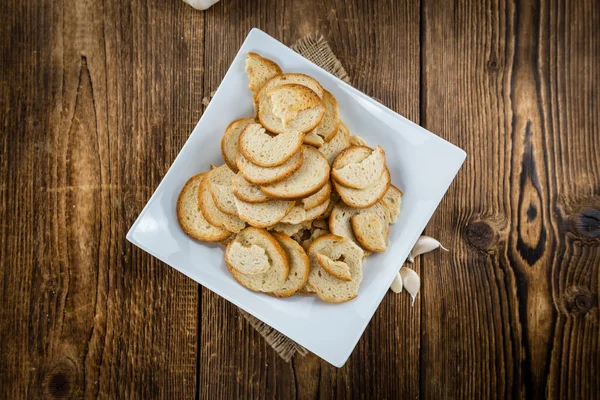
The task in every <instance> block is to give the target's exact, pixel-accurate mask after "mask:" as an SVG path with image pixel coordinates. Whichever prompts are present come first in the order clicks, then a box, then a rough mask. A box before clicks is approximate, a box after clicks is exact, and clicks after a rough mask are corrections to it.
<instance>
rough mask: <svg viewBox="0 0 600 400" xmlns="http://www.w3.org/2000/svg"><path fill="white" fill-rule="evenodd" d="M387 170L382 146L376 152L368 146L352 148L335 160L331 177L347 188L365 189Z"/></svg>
mask: <svg viewBox="0 0 600 400" xmlns="http://www.w3.org/2000/svg"><path fill="white" fill-rule="evenodd" d="M385 168H386V165H385V152H384V151H383V149H382V148H381V147H380V146H377V147H376V148H375V149H374V150H372V149H370V148H369V147H366V146H351V147H349V148H347V149H346V150H344V151H342V152H341V153H340V154H338V156H337V157H336V158H335V160H334V161H333V165H332V166H331V175H332V176H333V178H334V179H335V180H336V181H337V182H338V183H340V184H342V185H344V186H346V187H349V188H354V189H364V188H366V187H368V186H370V185H372V184H373V182H376V181H377V180H378V179H379V178H380V177H381V175H382V174H383V171H384V170H385Z"/></svg>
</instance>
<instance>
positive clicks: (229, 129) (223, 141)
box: [221, 117, 254, 172]
mask: <svg viewBox="0 0 600 400" xmlns="http://www.w3.org/2000/svg"><path fill="white" fill-rule="evenodd" d="M249 120H252V121H254V117H247V118H240V119H236V120H235V121H233V122H231V123H230V124H229V125H227V128H226V129H225V133H223V136H222V137H221V155H222V156H223V160H224V161H225V164H227V166H228V167H229V168H230V169H231V170H232V171H233V172H238V167H237V164H236V160H235V159H233V160H231V159H230V158H229V157H228V156H227V152H226V151H225V148H226V141H227V139H228V138H229V136H230V135H232V134H233V128H234V125H235V124H239V123H244V122H246V121H249ZM236 154H237V152H236Z"/></svg>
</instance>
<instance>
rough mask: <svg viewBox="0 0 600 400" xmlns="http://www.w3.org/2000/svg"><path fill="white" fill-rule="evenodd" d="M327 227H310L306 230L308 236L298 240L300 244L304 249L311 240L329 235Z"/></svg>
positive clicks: (306, 248)
mask: <svg viewBox="0 0 600 400" xmlns="http://www.w3.org/2000/svg"><path fill="white" fill-rule="evenodd" d="M330 233H331V232H329V229H320V228H311V229H309V231H308V238H306V239H304V238H302V240H300V244H301V245H302V247H304V249H305V250H308V248H309V247H310V245H311V244H312V242H314V241H315V240H317V239H318V238H320V237H321V236H325V235H329V234H330Z"/></svg>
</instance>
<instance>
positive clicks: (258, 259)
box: [225, 241, 271, 275]
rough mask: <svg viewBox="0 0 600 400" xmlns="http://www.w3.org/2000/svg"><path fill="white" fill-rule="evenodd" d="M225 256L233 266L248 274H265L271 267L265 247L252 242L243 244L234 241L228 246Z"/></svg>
mask: <svg viewBox="0 0 600 400" xmlns="http://www.w3.org/2000/svg"><path fill="white" fill-rule="evenodd" d="M225 258H226V259H227V262H228V264H229V265H231V267H232V268H235V269H236V270H237V271H238V272H241V273H242V274H246V275H256V274H264V273H265V272H267V271H268V270H269V268H271V264H270V263H269V257H268V256H267V252H266V251H265V249H264V248H263V247H260V246H258V245H256V244H252V243H250V244H249V245H243V244H241V243H240V242H237V241H234V242H233V243H231V245H230V246H227V250H226V253H225Z"/></svg>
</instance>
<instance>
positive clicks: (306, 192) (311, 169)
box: [262, 146, 329, 199]
mask: <svg viewBox="0 0 600 400" xmlns="http://www.w3.org/2000/svg"><path fill="white" fill-rule="evenodd" d="M303 148H304V161H303V162H302V166H301V167H300V169H298V170H297V171H296V172H294V173H293V174H291V175H290V176H289V177H288V178H286V179H284V180H282V181H280V182H277V183H274V184H271V185H265V186H262V191H263V192H264V193H265V194H266V195H267V196H269V197H272V198H274V199H302V198H304V197H308V196H310V195H312V194H314V193H316V192H318V191H319V190H320V189H321V188H322V187H323V186H324V185H325V184H326V183H327V181H328V179H329V164H328V163H327V160H325V157H323V155H322V154H321V153H319V151H318V150H317V149H315V148H313V147H311V146H303Z"/></svg>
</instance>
